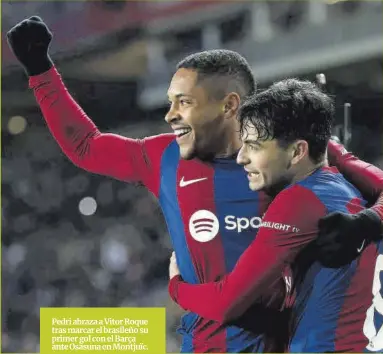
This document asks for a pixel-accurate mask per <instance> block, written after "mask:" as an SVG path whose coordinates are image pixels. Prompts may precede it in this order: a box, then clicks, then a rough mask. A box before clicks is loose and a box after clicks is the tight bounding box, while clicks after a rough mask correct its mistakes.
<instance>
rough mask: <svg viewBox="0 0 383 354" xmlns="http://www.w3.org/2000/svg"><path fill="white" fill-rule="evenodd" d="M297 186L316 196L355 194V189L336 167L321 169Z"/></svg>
mask: <svg viewBox="0 0 383 354" xmlns="http://www.w3.org/2000/svg"><path fill="white" fill-rule="evenodd" d="M297 184H298V185H300V186H302V187H304V188H307V189H310V190H312V191H313V192H314V193H317V194H321V193H326V194H328V193H331V194H333V195H334V194H335V195H336V194H344V193H346V194H351V193H355V192H356V190H355V188H354V187H353V186H352V185H351V184H350V183H349V182H347V181H346V179H345V178H344V177H343V175H342V174H341V173H340V172H339V171H338V170H337V168H336V167H322V168H320V169H318V170H317V171H315V172H314V173H313V174H311V175H310V176H308V177H306V178H305V179H303V180H301V181H299V182H298V183H297Z"/></svg>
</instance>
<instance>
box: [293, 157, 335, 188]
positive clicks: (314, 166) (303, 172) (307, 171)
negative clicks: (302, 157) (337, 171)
mask: <svg viewBox="0 0 383 354" xmlns="http://www.w3.org/2000/svg"><path fill="white" fill-rule="evenodd" d="M303 164H304V165H303V166H302V168H301V169H300V170H299V171H298V173H297V174H296V175H295V176H294V177H293V180H292V183H296V182H299V181H301V180H302V179H305V178H306V177H308V176H310V175H312V174H313V173H314V172H315V171H317V170H318V169H320V168H322V167H325V166H328V163H327V161H326V160H322V161H320V162H317V163H314V162H312V161H311V160H308V161H306V162H304V163H303Z"/></svg>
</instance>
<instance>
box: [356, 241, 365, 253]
mask: <svg viewBox="0 0 383 354" xmlns="http://www.w3.org/2000/svg"><path fill="white" fill-rule="evenodd" d="M365 242H366V240H363V242H362V246H360V247H359V248H357V249H356V250H357V251H358V253H360V252H362V251H363V247H364V244H365Z"/></svg>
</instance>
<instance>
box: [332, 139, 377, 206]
mask: <svg viewBox="0 0 383 354" xmlns="http://www.w3.org/2000/svg"><path fill="white" fill-rule="evenodd" d="M328 157H329V162H330V164H331V165H333V166H335V167H337V168H338V170H339V172H340V173H342V174H343V175H344V176H345V178H346V179H347V180H348V181H349V182H351V183H352V184H353V185H354V186H355V187H356V188H358V189H359V190H360V192H361V193H362V194H363V197H364V198H365V199H366V200H368V201H370V202H375V201H376V200H377V199H378V198H379V197H380V194H381V193H382V192H383V171H382V170H381V169H379V168H378V167H376V166H374V165H372V164H369V163H367V162H364V161H362V160H359V159H358V158H357V157H356V156H354V155H353V154H351V153H350V152H347V151H346V150H345V148H344V147H343V146H342V145H341V144H338V143H336V142H335V141H332V140H330V142H329V144H328Z"/></svg>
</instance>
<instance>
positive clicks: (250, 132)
mask: <svg viewBox="0 0 383 354" xmlns="http://www.w3.org/2000/svg"><path fill="white" fill-rule="evenodd" d="M242 142H243V145H242V148H241V150H240V151H239V154H238V157H237V162H238V163H239V164H240V165H242V166H243V167H244V169H245V171H246V172H247V176H248V179H249V187H250V189H251V190H253V191H259V190H265V191H269V190H273V189H274V188H276V187H277V186H282V187H284V186H285V185H286V184H288V183H289V181H291V179H292V177H293V171H292V169H291V162H292V157H293V156H294V155H293V153H292V150H291V148H290V147H286V148H284V147H281V146H280V144H279V143H278V141H277V140H276V139H272V140H259V139H258V134H257V130H256V129H255V128H254V127H253V126H248V128H247V130H246V134H245V135H244V136H243V137H242Z"/></svg>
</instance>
